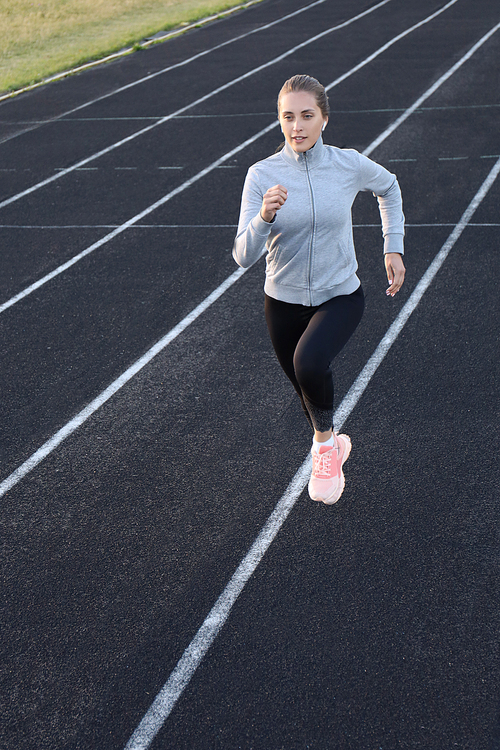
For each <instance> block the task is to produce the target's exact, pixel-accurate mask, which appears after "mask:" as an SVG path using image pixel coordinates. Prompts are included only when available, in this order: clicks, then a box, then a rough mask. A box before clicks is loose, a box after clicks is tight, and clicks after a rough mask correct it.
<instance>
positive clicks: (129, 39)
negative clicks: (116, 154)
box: [0, 0, 245, 92]
mask: <svg viewBox="0 0 500 750" xmlns="http://www.w3.org/2000/svg"><path fill="white" fill-rule="evenodd" d="M241 5H245V0H241V2H240V3H237V2H235V0H225V1H224V0H32V1H31V0H15V1H14V2H13V0H0V28H1V29H2V41H1V55H0V92H10V91H15V90H17V89H20V88H23V87H25V86H30V85H33V84H35V83H38V82H40V81H43V80H44V79H46V78H47V77H49V76H53V75H55V74H57V73H60V72H61V71H66V70H68V69H72V68H74V67H77V66H79V65H82V64H85V63H88V62H89V61H92V60H98V59H100V58H102V57H105V56H107V55H110V54H112V53H114V52H117V51H119V50H122V49H124V48H132V49H134V47H135V48H139V44H140V42H141V41H143V40H145V39H147V38H148V37H149V38H150V37H152V36H154V35H155V34H157V33H159V32H163V31H165V32H167V31H170V30H174V29H182V27H183V26H187V25H189V24H192V23H196V22H197V21H200V20H202V19H204V18H207V17H209V16H213V15H215V14H217V13H220V12H223V11H226V10H228V9H231V8H234V7H239V6H241Z"/></svg>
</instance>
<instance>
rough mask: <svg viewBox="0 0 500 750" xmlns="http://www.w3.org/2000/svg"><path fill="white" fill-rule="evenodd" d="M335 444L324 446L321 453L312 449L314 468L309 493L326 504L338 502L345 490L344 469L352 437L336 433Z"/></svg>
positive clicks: (314, 498) (320, 450)
mask: <svg viewBox="0 0 500 750" xmlns="http://www.w3.org/2000/svg"><path fill="white" fill-rule="evenodd" d="M334 439H335V445H334V446H333V448H332V447H331V446H324V447H322V448H320V449H319V453H316V451H315V450H314V448H313V449H311V453H312V460H313V470H312V474H311V478H310V480H309V495H310V496H311V498H312V499H313V500H322V501H323V502H324V503H326V505H333V503H336V502H337V500H338V499H339V497H340V496H341V494H342V492H343V491H344V486H345V478H344V472H343V471H342V465H343V463H344V461H347V459H348V458H349V453H350V452H351V439H350V437H348V436H347V435H335V437H334Z"/></svg>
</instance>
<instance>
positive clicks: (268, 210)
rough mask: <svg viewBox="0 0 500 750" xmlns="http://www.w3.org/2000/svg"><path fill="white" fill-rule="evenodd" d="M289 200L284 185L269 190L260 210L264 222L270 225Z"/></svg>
mask: <svg viewBox="0 0 500 750" xmlns="http://www.w3.org/2000/svg"><path fill="white" fill-rule="evenodd" d="M287 198H288V191H287V189H286V188H285V187H283V185H275V186H274V187H272V188H269V190H268V191H267V193H266V194H265V195H264V198H263V200H262V208H261V209H260V215H261V216H262V218H263V219H264V221H267V223H268V224H269V223H270V222H271V221H272V220H273V219H274V217H275V216H276V211H279V210H280V208H281V206H282V205H283V204H284V202H285V201H286V199H287Z"/></svg>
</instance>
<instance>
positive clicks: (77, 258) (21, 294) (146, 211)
mask: <svg viewBox="0 0 500 750" xmlns="http://www.w3.org/2000/svg"><path fill="white" fill-rule="evenodd" d="M456 2H457V0H451V2H449V3H448V4H447V5H445V6H444V7H443V8H441V9H440V10H439V11H437V12H436V13H433V14H432V15H431V16H428V18H426V19H424V20H423V21H420V22H419V23H418V24H416V25H415V26H412V27H411V29H408V30H407V31H405V32H403V33H402V34H398V35H397V36H396V37H394V38H393V39H392V40H391V41H389V42H387V43H386V44H384V45H383V46H382V47H380V48H379V49H378V50H377V51H376V52H374V53H373V54H371V55H370V56H369V57H367V58H366V59H365V60H364V61H363V62H361V63H359V64H358V65H356V66H355V67H354V68H352V69H351V70H350V71H348V72H347V73H344V74H343V75H342V76H340V77H339V78H337V79H336V80H335V81H332V83H330V84H328V86H326V87H325V88H326V89H327V90H330V89H332V88H333V87H334V86H338V85H339V84H340V83H341V82H343V81H345V80H346V79H347V78H348V77H349V76H350V75H352V74H353V73H356V72H357V71H359V70H360V69H361V68H362V67H363V66H364V65H367V64H368V63H369V62H371V61H372V60H374V59H375V58H376V57H377V56H378V55H380V54H382V53H383V52H385V51H386V50H387V49H388V48H389V47H391V46H392V44H395V43H396V41H399V40H401V39H402V38H403V37H404V36H406V35H407V34H409V33H410V31H414V30H415V29H417V28H420V27H421V26H423V25H424V24H426V23H428V22H429V21H430V20H432V19H434V18H435V17H436V16H437V15H439V13H442V12H444V10H446V9H447V8H448V7H450V6H451V5H454V4H455V3H456ZM374 7H375V8H376V7H378V6H374ZM371 10H373V8H372V9H371ZM351 22H352V19H351V21H349V22H346V23H351ZM325 33H326V32H325ZM328 33H329V32H328ZM299 46H303V45H299ZM475 46H476V47H477V45H475ZM454 67H456V66H454ZM443 80H444V77H443ZM431 88H432V91H433V92H434V91H435V90H436V84H434V86H432V87H431ZM423 98H424V99H425V98H426V95H425V94H424V95H423V97H420V99H419V100H418V101H420V100H421V99H423ZM410 110H411V112H414V110H415V105H412V106H411V107H410V108H409V110H407V111H410ZM405 119H406V117H405V116H404V115H402V117H400V118H398V120H399V122H400V124H401V122H404V120H405ZM277 126H278V121H277V120H275V121H274V122H272V123H271V124H270V125H268V126H267V127H265V128H263V129H262V130H260V131H259V132H258V133H256V134H255V135H254V136H252V137H251V138H249V139H248V140H246V141H245V142H244V143H242V144H241V145H240V146H237V147H236V148H234V149H233V150H232V151H229V152H228V153H227V154H224V156H222V157H221V158H220V159H217V160H216V161H215V162H213V163H212V164H211V165H209V166H208V167H206V169H204V170H202V171H201V172H198V174H197V175H195V176H194V177H192V178H191V179H190V180H187V181H186V182H184V183H182V185H179V187H177V188H175V190H172V191H171V192H170V193H168V194H167V195H165V196H163V198H160V200H158V201H156V203H153V204H152V205H151V206H149V207H148V208H146V209H144V211H141V213H139V214H137V215H136V216H133V217H132V218H131V219H129V220H128V221H127V222H125V223H124V224H122V225H121V226H120V227H118V228H117V229H115V230H114V231H113V232H110V233H109V234H107V235H106V236H105V237H103V238H102V239H100V240H99V241H98V242H95V243H94V244H93V245H91V246H90V247H88V248H87V249H86V250H83V251H82V252H81V253H79V254H78V255H75V256H74V257H73V258H71V259H70V260H68V261H67V262H66V263H63V264H62V265H61V266H59V267H58V268H56V269H54V271H51V272H50V273H48V274H47V275H46V276H44V277H43V278H41V279H39V280H38V281H36V282H34V283H33V284H31V286H29V287H26V289H24V290H23V291H21V292H19V293H18V294H16V295H15V296H14V297H11V299H9V300H7V301H6V302H4V303H3V304H2V305H0V313H2V312H4V311H5V310H7V309H8V308H9V307H12V306H13V305H15V304H16V303H17V302H19V301H20V300H22V299H24V298H25V297H27V296H28V295H29V294H31V293H32V292H34V291H35V290H36V289H39V288H40V287H41V286H43V285H44V284H46V283H47V282H48V281H51V280H52V279H53V278H55V277H56V276H58V275H59V274H61V273H63V272H64V271H66V270H67V269H68V268H70V267H71V266H73V265H75V263H78V262H79V261H80V260H82V258H85V257H86V256H87V255H89V254H90V253H92V252H93V251H94V250H97V249H98V248H100V247H102V246H103V245H104V244H106V243H107V242H109V241H110V240H112V239H113V238H114V237H116V236H117V235H118V234H121V233H122V232H124V231H125V230H126V229H128V228H129V227H131V226H133V225H134V224H136V223H137V222H138V221H140V220H141V219H142V218H144V217H145V216H147V215H148V214H150V213H151V212H152V211H154V210H156V209H157V208H159V207H160V206H163V205H164V204H165V203H166V202H167V201H169V200H170V199H171V198H173V197H174V196H176V195H179V194H180V193H181V192H183V191H184V190H186V189H187V188H189V187H191V186H192V185H193V184H194V183H195V182H197V181H198V180H199V179H201V178H202V177H204V176H205V175H207V174H209V173H210V172H211V171H212V170H213V169H216V168H217V167H218V166H220V165H221V164H223V163H224V162H225V161H227V160H228V159H230V158H231V157H232V156H234V155H235V154H237V153H238V152H239V151H241V150H243V149H244V148H246V146H247V145H250V144H251V143H253V142H254V141H256V140H258V139H259V138H260V137H261V136H263V135H265V134H266V133H269V132H270V131H271V130H272V129H273V128H275V127H277ZM393 130H395V128H393V127H392V126H391V127H390V128H387V130H386V131H384V133H387V134H390V133H392V132H393ZM384 133H383V134H382V136H384V137H382V136H381V137H380V138H378V139H377V143H381V142H382V141H383V140H384V138H385V137H387V136H386V135H384ZM372 145H373V144H372ZM369 148H370V149H371V150H373V149H372V147H371V146H370V147H369ZM365 153H368V152H366V151H365ZM77 166H78V165H77ZM19 195H21V194H19ZM1 206H2V204H0V207H1Z"/></svg>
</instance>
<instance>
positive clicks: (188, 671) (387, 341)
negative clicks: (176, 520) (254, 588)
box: [125, 159, 500, 750]
mask: <svg viewBox="0 0 500 750" xmlns="http://www.w3.org/2000/svg"><path fill="white" fill-rule="evenodd" d="M499 172H500V159H499V160H498V161H497V163H496V165H495V166H494V167H493V169H492V170H491V172H490V173H489V175H488V177H487V178H486V180H485V181H484V182H483V184H482V185H481V188H480V189H479V190H478V192H477V193H476V195H475V196H474V198H473V199H472V201H471V203H470V204H469V206H468V208H467V210H466V211H465V212H464V214H463V216H462V217H461V219H460V221H459V222H458V224H457V225H456V227H455V229H454V230H453V232H452V233H451V234H450V236H449V237H448V239H447V241H446V242H445V244H444V245H443V247H442V248H441V250H440V251H439V253H438V254H437V255H436V257H435V258H434V260H433V261H432V263H431V265H430V266H429V268H428V269H427V271H426V272H425V274H424V275H423V276H422V278H421V279H420V281H419V282H418V284H417V286H416V288H415V289H414V291H413V293H412V294H411V296H410V298H409V299H408V301H407V302H406V304H405V305H404V307H403V308H402V310H401V312H400V313H399V315H398V316H397V318H396V319H395V321H394V322H393V323H392V325H391V326H390V327H389V329H388V331H387V333H386V334H385V336H384V338H383V339H382V341H381V342H380V344H379V345H378V347H377V349H376V350H375V352H374V353H373V354H372V356H371V357H370V359H369V360H368V362H367V363H366V365H365V366H364V368H363V370H362V371H361V373H360V374H359V376H358V377H357V379H356V381H355V382H354V383H353V385H352V387H351V389H350V390H349V392H348V393H347V395H346V396H345V398H344V399H343V401H342V403H341V404H340V406H339V408H338V409H337V411H336V412H335V415H334V424H335V426H336V429H338V430H341V429H342V426H343V424H344V423H345V421H346V420H347V418H348V417H349V416H350V414H351V413H352V411H353V410H354V408H355V406H356V404H357V403H358V401H359V399H360V398H361V396H362V395H363V393H364V392H365V390H366V388H367V387H368V384H369V383H370V381H371V379H372V377H373V376H374V374H375V372H376V371H377V369H378V367H379V366H380V364H381V363H382V361H383V360H384V358H385V356H386V354H387V353H388V351H389V349H390V348H391V346H392V345H393V344H394V342H395V341H396V339H397V338H398V336H399V334H400V333H401V330H402V329H403V327H404V325H405V324H406V322H407V320H408V318H409V317H410V315H411V314H412V312H413V311H414V310H415V308H416V307H417V305H418V303H419V302H420V300H421V299H422V297H423V295H424V294H425V292H426V291H427V289H428V288H429V286H430V284H431V283H432V281H433V279H434V278H435V276H436V274H437V273H438V271H439V269H440V268H441V266H442V265H443V263H444V261H445V260H446V258H447V257H448V255H449V253H450V251H451V250H452V248H453V247H454V245H455V243H456V242H457V240H458V239H459V237H460V235H461V234H462V232H463V231H464V229H465V227H466V226H467V225H468V223H469V221H470V219H471V218H472V216H473V214H474V212H475V211H476V209H477V208H478V206H479V204H480V203H481V201H482V200H483V198H484V197H485V196H486V194H487V193H488V191H489V189H490V187H491V186H492V185H493V183H494V181H495V180H496V178H497V176H498V174H499ZM310 472H311V456H310V454H308V456H307V458H306V459H305V461H304V463H303V464H302V466H301V467H300V469H299V470H298V471H297V473H296V474H295V476H294V478H293V479H292V481H291V483H290V485H289V486H288V488H287V490H286V492H285V494H284V495H283V496H282V498H281V499H280V500H279V501H278V503H277V505H276V507H275V509H274V511H273V512H272V514H271V515H270V516H269V518H268V520H267V522H266V524H265V525H264V526H263V528H262V530H261V532H260V534H259V535H258V537H257V539H256V540H255V542H254V543H253V545H252V547H251V548H250V550H249V551H248V553H247V554H246V556H245V557H244V559H243V560H242V561H241V563H240V565H239V566H238V568H237V570H236V572H235V573H234V575H233V577H232V578H231V580H230V581H229V583H228V584H227V586H226V588H225V589H224V591H223V592H222V594H221V595H220V597H219V598H218V599H217V601H216V602H215V604H214V606H213V607H212V609H211V610H210V612H209V614H208V616H207V617H206V619H205V621H204V622H203V624H202V626H201V627H200V629H199V630H198V632H197V633H196V635H195V637H194V638H193V640H192V641H191V643H190V644H189V646H188V647H187V648H186V650H185V651H184V653H183V655H182V656H181V658H180V659H179V661H178V663H177V666H176V667H175V669H174V670H173V672H172V673H171V675H170V677H169V678H168V680H167V682H166V683H165V685H164V686H163V688H162V689H161V690H160V692H159V693H158V695H157V696H156V698H155V700H154V701H153V703H152V705H151V707H150V708H149V710H148V711H147V713H146V714H145V716H144V718H143V719H142V721H141V722H140V724H139V726H138V727H137V729H136V730H135V732H134V733H133V735H132V736H131V738H130V739H129V741H128V742H127V744H126V746H125V750H147V748H149V746H150V745H151V743H152V741H153V740H154V738H155V737H156V735H157V734H158V732H159V731H160V729H161V728H162V726H163V724H164V723H165V721H166V720H167V718H168V717H169V715H170V713H171V711H172V709H173V708H174V706H175V704H176V703H177V701H178V700H179V698H180V697H181V695H182V693H183V692H184V689H185V688H186V686H187V685H188V684H189V682H190V680H191V678H192V676H193V675H194V673H195V672H196V670H197V668H198V667H199V665H200V663H201V661H202V660H203V658H204V656H205V654H206V653H207V651H208V650H209V648H210V646H211V645H212V643H213V642H214V640H215V638H216V637H217V635H218V633H219V631H220V630H221V628H222V626H223V625H224V623H225V622H226V620H227V618H228V616H229V614H230V612H231V609H232V607H233V605H234V603H235V602H236V600H237V599H238V597H239V595H240V594H241V592H242V591H243V589H244V587H245V585H246V583H247V582H248V581H249V579H250V578H251V576H252V575H253V573H254V572H255V570H256V568H257V566H258V564H259V563H260V561H261V560H262V558H263V556H264V554H265V553H266V551H267V550H268V548H269V547H270V545H271V543H272V541H273V540H274V538H275V537H276V535H277V534H278V532H279V530H280V529H281V527H282V526H283V524H284V522H285V520H286V519H287V517H288V515H289V514H290V511H291V510H292V508H293V507H294V505H295V503H296V502H297V500H298V499H299V497H300V495H301V494H302V492H303V491H304V488H305V486H306V484H307V482H308V480H309V476H310Z"/></svg>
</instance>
